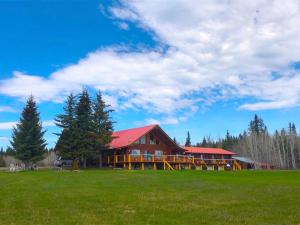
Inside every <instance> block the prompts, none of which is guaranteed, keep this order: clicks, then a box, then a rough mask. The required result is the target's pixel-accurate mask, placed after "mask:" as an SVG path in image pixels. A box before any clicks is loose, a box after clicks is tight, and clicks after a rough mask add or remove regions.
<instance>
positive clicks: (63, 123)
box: [54, 93, 76, 129]
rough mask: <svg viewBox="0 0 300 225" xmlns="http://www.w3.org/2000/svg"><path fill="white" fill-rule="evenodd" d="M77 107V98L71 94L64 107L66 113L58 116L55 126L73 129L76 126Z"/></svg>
mask: <svg viewBox="0 0 300 225" xmlns="http://www.w3.org/2000/svg"><path fill="white" fill-rule="evenodd" d="M75 107H76V98H75V96H74V95H73V93H71V94H70V95H69V96H68V98H67V101H66V103H65V106H64V107H63V110H64V113H63V114H59V115H57V116H56V118H55V119H54V120H55V125H56V126H58V127H60V128H62V129H71V128H72V127H73V126H74V124H75Z"/></svg>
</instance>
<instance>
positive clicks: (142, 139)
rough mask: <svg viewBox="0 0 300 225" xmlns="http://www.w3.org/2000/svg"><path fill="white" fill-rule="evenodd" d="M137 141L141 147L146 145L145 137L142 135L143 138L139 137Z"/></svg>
mask: <svg viewBox="0 0 300 225" xmlns="http://www.w3.org/2000/svg"><path fill="white" fill-rule="evenodd" d="M139 141H140V144H142V145H144V144H146V136H145V135H144V136H143V137H141V138H140V140H139Z"/></svg>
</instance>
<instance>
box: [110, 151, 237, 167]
mask: <svg viewBox="0 0 300 225" xmlns="http://www.w3.org/2000/svg"><path fill="white" fill-rule="evenodd" d="M107 161H108V163H147V162H149V163H150V162H165V161H166V162H169V163H190V164H191V163H192V164H195V165H205V164H206V165H211V164H214V165H216V164H222V165H224V164H227V163H230V164H231V163H233V161H234V159H207V158H197V157H194V156H190V155H155V154H124V155H113V156H108V158H107Z"/></svg>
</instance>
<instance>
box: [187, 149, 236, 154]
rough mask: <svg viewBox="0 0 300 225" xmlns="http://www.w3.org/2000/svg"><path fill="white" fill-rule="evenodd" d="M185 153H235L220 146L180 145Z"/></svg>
mask: <svg viewBox="0 0 300 225" xmlns="http://www.w3.org/2000/svg"><path fill="white" fill-rule="evenodd" d="M182 148H183V149H185V150H186V153H200V154H216V155H235V154H236V153H234V152H230V151H227V150H224V149H221V148H202V147H182Z"/></svg>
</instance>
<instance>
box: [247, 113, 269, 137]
mask: <svg viewBox="0 0 300 225" xmlns="http://www.w3.org/2000/svg"><path fill="white" fill-rule="evenodd" d="M249 131H250V132H251V133H254V134H256V135H260V134H263V133H266V132H267V127H266V125H265V123H264V121H263V119H262V118H260V117H259V116H258V115H256V114H255V115H254V119H253V120H251V121H250V124H249Z"/></svg>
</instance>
